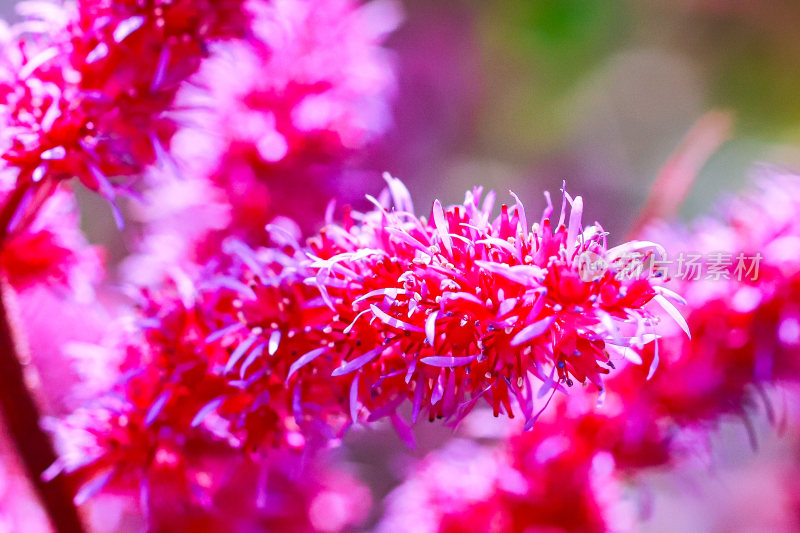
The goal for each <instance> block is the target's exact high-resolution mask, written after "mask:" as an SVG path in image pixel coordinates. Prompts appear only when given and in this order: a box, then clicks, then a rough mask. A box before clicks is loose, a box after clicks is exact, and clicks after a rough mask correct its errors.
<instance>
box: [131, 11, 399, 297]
mask: <svg viewBox="0 0 800 533" xmlns="http://www.w3.org/2000/svg"><path fill="white" fill-rule="evenodd" d="M247 7H248V8H249V9H250V10H251V12H252V28H251V30H252V31H251V34H250V35H249V38H248V39H247V40H239V41H229V42H220V43H216V44H215V45H214V46H213V47H212V48H211V55H210V57H209V58H208V59H207V60H206V61H204V62H203V64H202V65H201V67H200V69H199V71H198V72H197V74H196V75H195V76H193V77H192V78H191V79H190V83H189V84H187V85H185V86H184V87H183V88H182V89H181V91H180V92H179V94H178V96H177V101H176V105H175V110H174V112H173V113H171V114H170V116H171V117H173V118H174V119H175V120H176V121H177V122H178V123H180V124H182V125H183V127H182V128H181V129H180V130H179V131H178V132H177V133H176V135H175V137H174V139H173V141H172V145H171V149H170V154H171V157H172V159H173V162H172V163H171V164H165V165H163V166H162V167H161V168H157V169H153V171H152V172H151V173H150V175H149V178H148V182H149V185H150V187H149V188H148V189H147V190H146V191H145V192H144V202H142V204H141V205H140V206H139V207H138V208H137V209H136V211H135V212H134V216H135V217H136V218H138V219H139V220H140V221H142V222H143V223H144V225H145V228H144V230H145V233H144V234H145V237H144V239H143V242H142V243H141V245H140V249H139V253H138V254H137V255H134V256H133V257H132V258H131V259H129V260H128V264H127V267H126V269H125V270H126V272H129V273H131V276H133V277H135V278H136V279H137V280H138V279H140V278H143V277H146V278H147V279H145V280H144V281H147V282H152V281H153V279H156V280H157V278H158V276H159V275H161V272H162V271H163V270H164V269H165V268H166V269H168V268H169V267H170V266H171V265H174V264H182V265H183V266H184V267H187V265H191V263H193V262H197V263H201V264H202V263H203V262H205V260H207V259H208V258H209V257H213V256H215V255H218V254H219V246H220V243H221V242H222V240H224V238H226V237H230V236H237V237H238V238H240V239H242V240H244V241H245V242H247V243H249V244H250V245H261V244H266V243H267V242H266V240H265V236H266V234H265V232H264V231H263V230H264V225H265V224H266V223H268V222H275V219H276V217H283V218H282V219H281V220H282V221H283V224H284V225H285V226H287V227H288V228H290V230H291V231H296V230H295V228H297V226H298V225H299V226H300V228H301V229H303V230H305V231H311V230H316V229H317V228H318V225H319V223H320V222H321V221H322V214H323V213H324V212H325V206H326V204H327V203H328V202H329V201H330V200H331V199H332V198H336V199H337V200H338V201H340V202H347V201H349V200H351V199H353V198H354V192H353V191H354V190H358V189H360V187H357V185H358V184H359V183H360V182H362V181H363V180H364V179H365V176H366V174H364V173H359V172H358V171H357V170H356V169H355V168H354V165H353V162H354V161H355V160H357V159H358V157H359V154H360V153H361V151H363V149H364V148H365V147H366V146H368V145H369V144H371V143H373V142H375V141H376V140H378V139H379V138H380V136H381V135H382V134H384V133H385V131H386V130H387V129H388V128H389V127H390V125H391V115H390V106H391V101H392V97H393V94H394V88H395V75H394V69H393V63H392V61H391V58H390V56H389V53H388V51H387V50H386V49H384V48H383V47H382V43H383V41H384V39H385V38H386V36H387V35H388V33H389V32H390V31H391V30H393V29H394V27H395V26H396V24H397V23H398V20H399V17H400V15H399V8H398V7H397V6H396V5H395V4H393V3H391V2H389V1H385V0H378V1H373V2H369V3H366V4H363V5H362V4H359V3H357V2H354V1H352V0H325V1H321V2H320V1H317V2H309V1H307V0H280V1H276V2H264V3H253V2H249V3H248V4H247ZM300 189H302V190H304V191H305V193H304V194H303V195H300V196H298V195H297V194H296V192H297V190H300ZM358 194H359V195H360V194H361V193H360V192H359V193H358ZM287 215H288V216H291V218H292V222H289V220H288V219H287V218H285V216H287Z"/></svg>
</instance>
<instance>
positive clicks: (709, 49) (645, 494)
mask: <svg viewBox="0 0 800 533" xmlns="http://www.w3.org/2000/svg"><path fill="white" fill-rule="evenodd" d="M14 4H15V2H14V1H12V0H2V1H0V12H2V14H3V16H5V17H6V18H7V19H9V20H12V19H13V18H14V15H13V12H14ZM402 5H403V10H404V12H405V21H404V23H403V25H402V26H401V27H400V29H399V30H398V31H397V32H395V34H394V35H393V36H392V37H391V39H390V40H389V48H390V49H391V50H392V51H393V53H394V56H395V61H396V63H397V68H398V72H399V80H400V86H399V93H398V98H397V101H396V104H395V127H394V129H393V130H392V131H391V133H390V134H389V135H388V137H387V139H386V140H385V141H384V142H382V143H381V144H380V145H379V146H376V147H374V148H373V149H372V150H371V151H370V153H368V154H365V155H364V161H363V166H364V168H366V169H368V170H369V171H370V172H367V173H366V174H365V178H364V179H365V182H364V183H363V184H360V186H361V187H362V189H363V192H372V193H374V192H376V191H377V190H378V189H379V188H380V186H381V181H380V178H379V176H380V171H382V170H387V171H390V172H391V173H392V174H394V175H396V176H398V177H401V178H403V179H404V180H405V181H406V182H407V183H408V184H409V188H410V189H411V191H412V195H413V196H414V200H415V202H416V203H417V205H418V210H419V211H421V212H424V211H425V209H426V208H427V206H428V205H429V203H430V202H431V201H432V200H433V199H434V198H439V199H441V200H442V201H443V202H445V203H450V202H455V201H458V200H460V199H461V195H462V194H463V191H464V190H466V189H467V188H469V187H472V186H473V185H477V184H481V185H484V186H486V187H489V188H494V189H496V190H498V193H500V195H501V197H502V195H503V194H505V193H506V191H507V190H509V189H511V190H513V191H514V192H516V193H517V194H519V195H520V197H521V198H522V199H523V200H524V201H525V203H526V205H527V206H528V209H530V210H531V211H532V212H534V213H535V212H537V211H538V210H539V208H541V207H542V206H543V205H544V199H543V197H542V191H544V190H550V191H551V192H553V193H556V194H557V193H558V190H559V188H560V187H561V183H562V180H566V181H567V187H568V190H570V191H571V192H572V194H580V195H582V196H584V198H585V202H586V218H587V219H596V220H599V221H601V222H602V224H603V227H604V228H606V229H607V230H609V231H610V232H611V241H612V242H619V241H620V240H622V239H623V238H624V236H625V234H626V233H627V232H628V231H629V230H630V228H631V227H632V224H633V223H634V220H635V218H636V215H637V213H638V211H639V209H640V208H641V206H642V205H643V203H644V200H645V198H646V196H647V193H648V191H649V190H650V188H651V186H652V184H653V182H654V181H655V180H656V178H657V176H658V175H659V171H660V170H661V169H662V168H663V166H664V165H665V163H666V162H667V161H668V160H669V158H670V156H671V155H672V154H674V153H675V152H676V150H678V149H679V147H680V145H681V141H682V139H683V138H684V137H685V136H686V135H687V134H688V133H689V132H690V131H691V130H692V127H693V126H694V125H695V124H696V123H697V122H698V121H699V120H701V119H702V118H703V117H706V118H708V117H709V116H711V118H712V120H711V121H710V122H709V123H710V126H708V127H707V128H706V130H704V131H705V132H706V134H707V135H708V136H709V138H710V139H711V141H710V142H711V144H712V145H713V144H715V143H716V142H717V141H720V142H721V141H722V140H723V139H727V140H726V141H725V142H724V144H721V146H720V147H719V148H718V149H716V150H715V151H713V153H712V154H711V155H710V158H709V159H708V161H707V162H706V163H705V164H704V165H702V167H701V168H700V169H699V172H698V174H697V176H696V178H695V179H694V182H693V185H692V188H691V190H690V192H689V195H688V197H687V198H686V201H685V202H684V204H683V206H682V208H681V214H682V216H684V217H690V216H693V215H695V214H697V213H700V212H707V211H709V210H710V209H711V208H712V207H711V206H713V204H714V202H715V201H716V199H718V198H720V197H721V196H723V195H724V194H725V193H726V192H728V191H735V190H738V189H740V188H742V187H743V186H744V185H745V184H746V182H747V178H748V174H749V172H750V170H751V168H752V165H753V163H754V162H759V161H766V162H770V163H775V164H781V165H787V166H790V167H794V168H800V149H798V147H800V98H798V95H800V38H799V37H798V34H797V28H798V27H800V2H798V1H797V0H502V1H500V0H498V1H493V2H485V1H480V0H436V1H430V0H406V1H404V2H402ZM710 112H716V113H715V114H712V115H708V113H710ZM707 122H708V121H707ZM82 201H83V203H84V204H85V205H84V209H83V217H84V221H83V225H84V229H85V231H86V232H87V234H88V235H89V236H90V238H91V239H93V240H94V241H96V242H101V243H103V244H104V245H105V246H107V247H108V248H109V250H110V251H111V257H112V260H113V259H114V258H119V257H122V256H123V255H125V253H126V248H125V239H124V238H123V236H122V235H121V234H119V233H118V231H117V230H116V229H115V227H114V225H113V223H111V222H110V220H111V219H110V215H109V213H108V208H107V206H106V205H105V203H104V202H103V201H102V200H100V199H98V198H94V197H89V196H88V195H84V196H83V197H82ZM753 223H754V224H757V223H758V221H753ZM784 408H787V407H784ZM483 423H484V422H483V421H482V420H481V419H478V422H475V424H478V425H481V424H483ZM486 424H489V425H490V424H491V422H490V421H489V422H486ZM753 428H754V433H755V435H756V436H757V440H758V443H759V446H758V449H754V448H753V446H752V445H751V443H750V440H749V438H748V431H747V430H746V428H745V427H744V424H743V423H742V422H741V421H738V420H730V421H726V422H725V423H723V425H722V426H721V428H720V430H719V432H718V433H717V434H715V436H714V437H713V439H712V440H713V454H712V455H713V457H712V458H711V461H708V460H706V459H707V458H703V460H698V461H697V464H687V465H686V466H684V467H682V469H681V470H680V471H670V472H654V473H652V474H650V475H648V476H647V480H646V483H645V484H646V485H647V486H646V487H644V488H642V487H639V488H637V496H636V497H637V498H639V499H640V504H641V507H642V508H643V509H646V510H648V511H649V512H648V514H649V518H647V519H646V520H644V521H643V523H642V525H641V531H646V532H661V531H663V532H667V531H670V532H672V531H737V532H761V531H790V530H791V526H790V525H789V524H792V523H793V522H792V521H793V520H795V519H796V517H791V516H787V513H789V511H788V510H787V509H788V506H787V505H785V503H786V502H787V501H788V500H789V498H790V497H791V495H790V494H787V493H786V491H787V490H788V489H787V486H788V485H787V484H786V483H785V479H784V476H785V473H786V472H787V471H788V470H789V469H790V468H794V467H796V464H795V462H796V458H795V457H793V455H792V453H791V446H790V445H789V444H788V442H787V440H786V439H784V438H781V436H780V431H779V429H778V428H776V427H775V425H772V424H770V423H769V422H768V421H767V420H766V417H762V418H759V419H756V420H753ZM474 429H475V428H473V430H474ZM484 429H485V428H484ZM365 432H366V431H365ZM365 432H361V433H355V434H353V435H351V436H349V437H348V439H349V441H350V442H349V444H350V446H349V451H347V452H341V453H347V454H349V456H350V457H349V458H350V459H351V460H352V461H354V463H355V464H357V465H359V469H360V472H359V474H360V475H362V476H363V477H364V478H365V479H366V480H367V481H368V482H369V483H370V486H371V487H372V489H373V491H374V495H373V496H374V501H375V502H376V510H375V511H374V514H375V517H377V516H378V515H379V514H380V510H381V504H380V498H381V496H382V495H385V494H386V493H388V492H389V491H390V490H391V489H392V488H393V487H394V486H395V485H396V484H397V483H398V482H399V480H400V478H401V476H402V473H403V464H402V458H403V457H407V458H409V459H410V458H413V457H423V456H424V455H425V453H426V452H428V451H430V450H431V449H433V448H435V447H437V446H440V445H441V443H442V442H443V441H445V440H447V439H449V438H451V434H450V432H449V430H447V429H443V428H439V429H436V428H432V427H421V428H419V430H418V438H419V442H420V446H419V449H418V450H416V451H411V450H407V449H405V448H404V447H403V445H402V444H400V443H399V442H397V438H396V436H395V435H394V434H393V433H392V432H391V430H387V431H385V432H382V431H380V430H369V434H368V435H365ZM385 457H393V460H392V461H391V462H387V461H384V460H382V458H385ZM398 458H399V459H398ZM2 490H3V486H2V483H0V491H2Z"/></svg>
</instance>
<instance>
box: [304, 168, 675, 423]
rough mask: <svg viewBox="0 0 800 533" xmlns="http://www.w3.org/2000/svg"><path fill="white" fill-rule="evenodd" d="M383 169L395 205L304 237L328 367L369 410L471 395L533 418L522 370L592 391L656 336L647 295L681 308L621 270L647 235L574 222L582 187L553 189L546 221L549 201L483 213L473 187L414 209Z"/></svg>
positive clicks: (447, 409) (441, 404) (553, 386)
mask: <svg viewBox="0 0 800 533" xmlns="http://www.w3.org/2000/svg"><path fill="white" fill-rule="evenodd" d="M388 179H389V186H390V190H391V192H392V195H393V197H394V208H393V209H390V208H389V207H388V204H387V206H384V205H381V204H376V209H375V210H374V211H372V212H369V213H364V214H352V215H351V216H349V217H348V218H346V219H345V222H344V224H343V225H341V226H338V225H328V226H326V227H325V228H324V229H323V230H322V231H321V233H320V234H319V235H318V236H316V237H313V238H311V239H310V240H309V244H310V252H309V257H310V259H309V261H308V268H309V270H310V272H311V274H312V276H311V277H309V279H308V280H307V283H309V284H311V285H313V286H316V287H318V289H319V291H320V293H321V295H322V297H323V299H324V300H325V302H326V303H327V305H328V307H329V308H330V309H331V311H332V312H333V313H334V317H335V319H334V321H333V322H331V323H330V324H329V329H331V330H332V332H331V333H330V334H329V338H330V339H331V340H332V341H333V346H332V347H331V349H329V350H326V352H333V353H335V354H337V355H336V357H339V358H341V360H342V363H341V367H340V368H338V369H337V370H336V371H335V372H334V376H335V377H337V378H340V379H346V380H348V381H351V382H352V385H351V386H352V391H353V392H352V395H353V396H352V401H354V402H355V401H357V402H358V403H359V404H360V405H363V406H364V407H366V408H367V410H368V411H370V412H372V413H373V415H372V416H377V415H376V414H375V413H385V412H386V411H387V410H389V411H390V412H391V409H392V408H393V406H396V405H398V403H400V402H402V401H404V400H406V399H408V400H411V402H412V404H413V418H414V419H416V418H417V415H418V413H419V412H420V410H421V409H422V408H425V410H426V411H427V412H428V416H429V417H430V418H431V419H433V418H436V417H444V418H452V419H456V420H458V419H460V418H461V417H462V416H463V415H464V414H465V413H466V412H468V411H469V410H470V409H471V408H472V407H473V406H474V404H475V402H476V401H478V399H480V398H483V399H485V400H486V401H488V402H489V403H490V405H492V407H493V409H494V411H495V414H496V415H498V414H499V413H501V412H505V413H506V414H508V415H509V416H513V411H512V407H511V403H512V402H514V401H516V402H517V403H518V404H519V405H520V406H521V410H522V414H523V416H524V418H525V419H526V420H527V421H528V422H529V423H531V424H532V423H533V421H534V420H535V416H534V406H533V404H534V397H535V396H536V391H535V390H534V387H533V385H532V384H531V378H533V379H535V380H538V381H540V382H542V383H544V385H545V389H544V390H545V391H553V392H554V391H557V390H560V391H564V390H565V389H564V388H563V387H564V386H565V385H572V384H573V383H574V382H576V381H577V382H580V383H584V382H587V383H591V384H593V385H594V387H595V388H596V389H597V390H599V391H603V390H604V386H603V381H602V379H603V376H604V375H606V374H608V373H609V372H610V371H611V369H612V368H613V367H614V363H613V361H612V359H615V360H617V361H620V360H623V356H622V354H623V353H624V352H625V351H626V350H627V349H631V350H634V351H635V350H636V349H638V348H640V347H641V346H642V345H643V344H644V343H646V342H647V341H648V340H651V339H653V338H654V337H653V334H654V331H655V330H654V328H655V327H656V324H657V322H658V319H657V318H656V315H655V314H653V313H652V312H651V311H650V307H649V305H648V304H650V302H651V300H655V302H656V303H658V304H661V305H664V306H666V307H667V308H668V309H670V310H671V311H672V312H673V314H674V315H676V318H678V319H679V318H680V317H679V316H678V315H677V312H676V311H675V310H674V308H673V307H672V305H671V304H670V303H669V302H668V301H666V300H665V298H664V296H663V295H662V292H663V291H662V289H661V287H659V286H658V285H657V284H655V282H654V281H653V280H652V279H648V278H647V276H646V275H634V276H626V275H623V274H624V272H623V269H625V268H627V267H628V262H629V261H630V260H631V259H630V258H628V256H629V255H630V254H634V255H635V256H636V257H638V258H640V259H641V258H642V257H648V256H649V254H651V253H652V250H653V249H657V248H658V247H657V245H654V244H653V243H645V242H633V243H627V244H625V245H622V246H620V247H617V248H613V249H609V248H607V247H606V235H605V233H604V232H603V231H602V228H601V227H599V226H598V225H593V226H589V227H583V226H582V224H581V214H582V209H583V200H582V199H581V198H580V197H577V198H574V199H573V198H572V197H570V196H569V195H567V194H566V193H565V195H564V202H563V205H562V214H561V217H560V219H559V220H558V221H557V222H553V221H552V220H551V215H552V211H553V209H552V206H551V205H550V206H548V208H547V209H546V210H545V212H544V215H543V216H542V219H541V221H539V222H537V223H535V224H533V225H532V226H529V224H528V221H527V218H526V214H525V211H524V208H523V207H522V204H521V203H519V202H518V201H517V203H516V204H515V206H514V207H511V208H509V207H508V206H503V207H502V209H501V214H500V216H498V217H497V218H495V219H492V218H491V210H492V205H493V201H494V195H493V194H491V193H490V194H489V195H487V197H486V200H485V201H483V203H481V192H482V191H481V190H480V189H476V190H474V191H470V192H468V193H467V195H466V199H465V201H464V203H463V204H460V205H455V206H452V207H449V208H446V209H445V208H444V207H442V205H441V204H440V203H439V202H436V203H435V204H434V206H433V209H432V212H431V216H430V218H428V219H426V218H423V217H420V218H418V217H416V216H415V215H414V214H413V207H412V206H411V203H410V200H409V199H408V196H407V191H405V188H404V187H403V185H402V184H401V183H400V182H399V181H396V180H394V179H393V178H388ZM567 202H569V204H570V206H571V213H570V214H569V216H568V217H567V208H566V206H567ZM620 258H622V259H620ZM626 258H627V259H626ZM598 265H599V266H598ZM351 407H352V406H351Z"/></svg>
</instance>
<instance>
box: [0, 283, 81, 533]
mask: <svg viewBox="0 0 800 533" xmlns="http://www.w3.org/2000/svg"><path fill="white" fill-rule="evenodd" d="M4 285H5V282H4V281H0V411H1V412H2V418H3V419H4V421H5V424H6V428H7V430H8V435H9V437H10V439H11V441H12V442H13V443H14V446H15V447H16V449H17V453H18V454H19V457H20V459H21V461H22V464H23V466H24V467H25V471H26V472H27V474H28V478H29V479H30V481H31V484H32V485H33V487H34V489H35V490H36V493H37V495H38V496H39V500H40V501H41V504H42V507H43V508H44V510H45V512H46V513H47V516H48V517H49V518H50V522H51V524H52V526H53V529H54V531H56V532H57V533H84V532H85V531H86V530H85V529H84V527H83V524H82V523H81V518H80V516H79V514H78V510H77V508H76V507H75V504H74V503H73V500H72V491H71V489H70V487H68V486H67V483H66V480H65V479H64V478H63V477H57V478H56V479H54V480H52V481H49V482H45V481H44V480H43V479H42V472H44V471H45V470H46V469H47V468H48V467H49V466H50V465H52V464H53V462H54V461H55V460H56V457H57V456H56V452H55V450H54V448H53V445H52V443H51V441H50V437H49V436H48V434H47V433H46V432H45V431H44V430H43V429H42V427H41V425H40V420H41V415H40V413H39V409H38V407H37V405H36V402H35V400H34V398H33V396H32V395H31V392H30V390H29V389H28V387H27V386H26V384H25V374H24V369H23V366H22V364H21V362H20V359H19V354H18V350H17V344H16V343H15V342H14V336H13V330H12V323H11V322H10V320H9V312H8V308H7V305H6V298H5V295H6V290H5V286H4Z"/></svg>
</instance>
